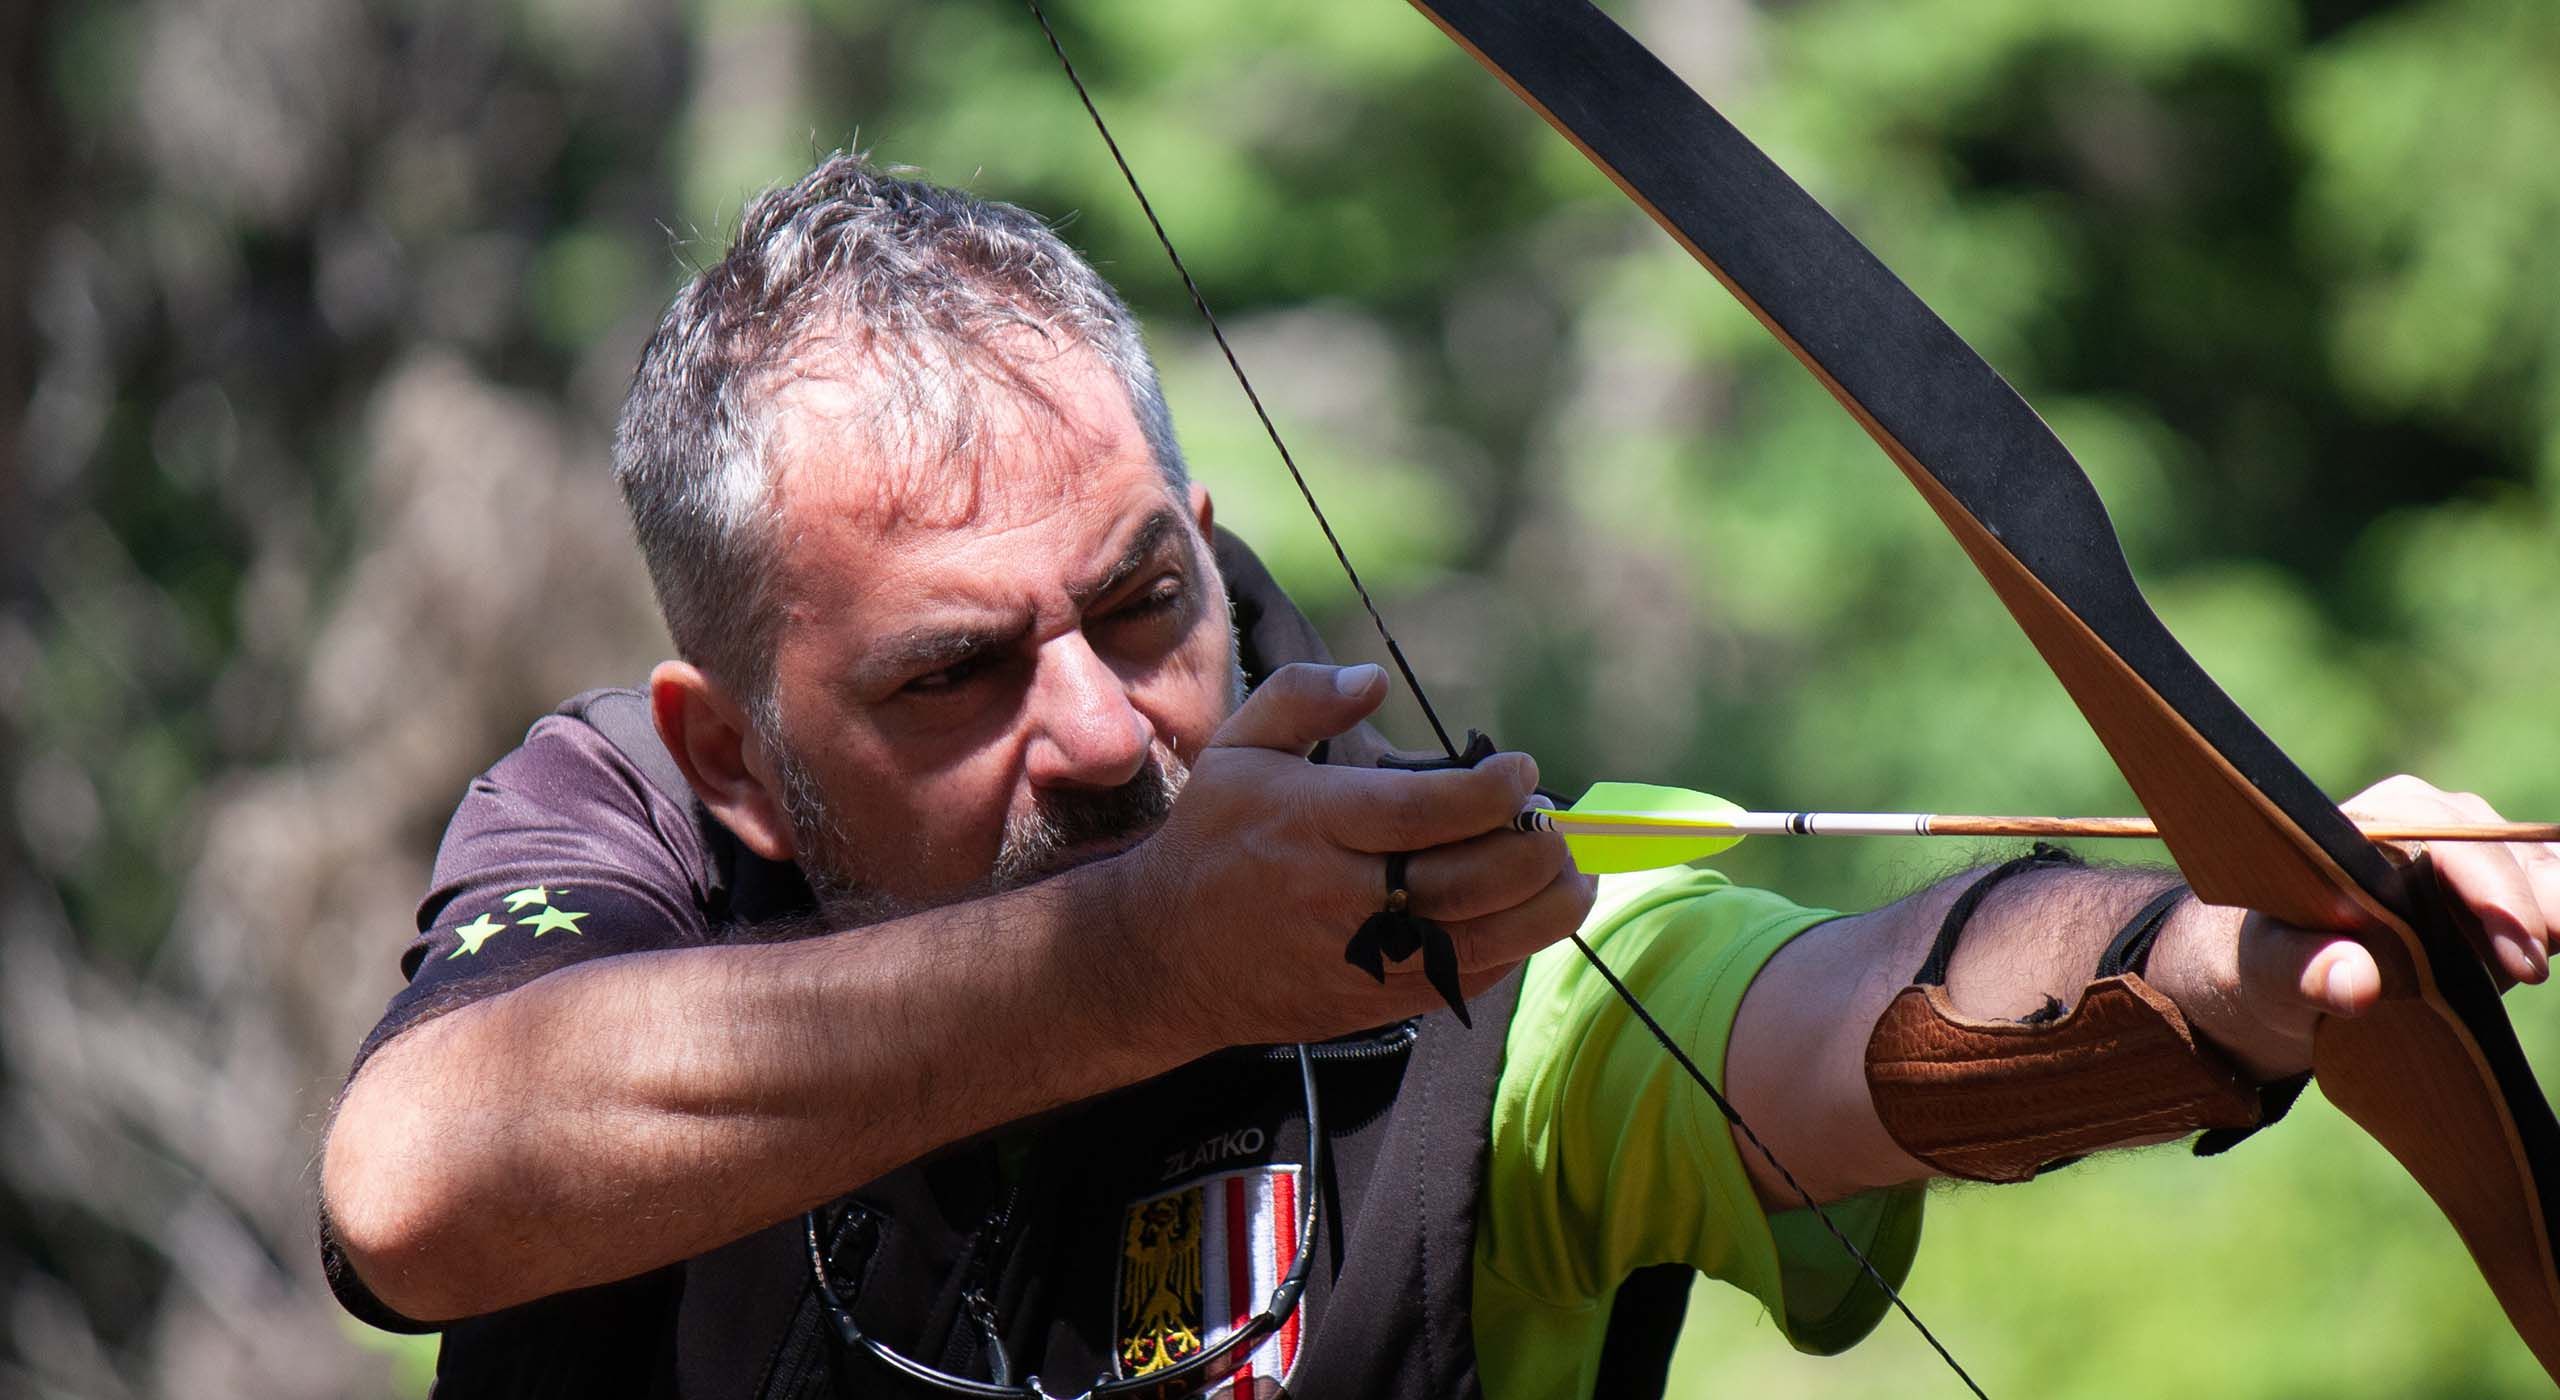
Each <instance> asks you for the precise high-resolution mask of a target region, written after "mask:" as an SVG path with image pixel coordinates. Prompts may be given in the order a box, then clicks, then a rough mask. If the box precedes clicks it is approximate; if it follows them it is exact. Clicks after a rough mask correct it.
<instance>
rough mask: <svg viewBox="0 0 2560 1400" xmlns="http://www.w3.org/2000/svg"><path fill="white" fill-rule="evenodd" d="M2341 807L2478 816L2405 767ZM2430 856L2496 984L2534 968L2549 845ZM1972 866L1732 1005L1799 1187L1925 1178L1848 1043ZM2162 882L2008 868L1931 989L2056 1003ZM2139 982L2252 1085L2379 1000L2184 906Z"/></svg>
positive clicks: (2347, 967) (1809, 947)
mask: <svg viewBox="0 0 2560 1400" xmlns="http://www.w3.org/2000/svg"><path fill="white" fill-rule="evenodd" d="M2349 808H2350V810H2351V811H2355V812H2357V814H2358V815H2362V816H2368V817H2375V818H2386V817H2405V818H2409V819H2412V820H2469V821H2478V820H2488V819H2490V818H2493V817H2494V816H2495V814H2494V813H2493V812H2490V811H2489V808H2488V807H2487V805H2486V804H2485V803H2481V802H2480V800H2479V799H2478V798H2476V797H2468V796H2457V795H2449V794H2445V793H2441V792H2438V791H2437V790H2435V789H2434V788H2432V787H2428V786H2427V785H2426V784H2424V783H2420V782H2418V781H2417V780H2415V779H2410V778H2395V779H2392V780H2390V781H2389V782H2386V783H2383V784H2380V785H2378V786H2376V787H2374V788H2372V789H2370V790H2368V791H2367V792H2366V793H2364V794H2362V795H2360V796H2359V797H2358V798H2356V799H2355V800H2354V801H2353V802H2351V803H2350V804H2349ZM2484 814H2486V815H2485V816H2484ZM2435 854H2436V860H2437V863H2438V866H2439V868H2440V869H2441V870H2442V872H2443V873H2444V875H2445V877H2446V878H2447V880H2448V882H2449V883H2450V884H2451V886H2452V887H2453V888H2454V889H2455V890H2457V891H2458V892H2460V893H2461V895H2462V897H2463V898H2464V899H2465V900H2466V901H2467V902H2469V903H2470V905H2471V906H2472V909H2473V911H2474V913H2475V914H2477V915H2478V916H2479V918H2480V920H2481V922H2482V924H2483V925H2484V930H2485V932H2486V934H2487V935H2488V937H2489V939H2490V942H2489V943H2488V944H2487V946H2484V947H2483V948H2482V949H2481V950H2480V951H2481V953H2482V955H2483V956H2484V957H2485V958H2487V959H2489V961H2490V966H2491V967H2492V968H2493V969H2495V970H2497V971H2498V972H2500V973H2501V974H2502V975H2503V977H2505V978H2507V979H2510V980H2514V981H2526V982H2540V981H2542V980H2544V979H2545V978H2546V977H2547V976H2548V975H2549V971H2548V969H2549V954H2548V949H2549V945H2550V942H2551V940H2552V937H2553V931H2554V930H2555V929H2560V857H2555V854H2554V852H2553V851H2552V850H2551V849H2550V848H2548V847H2540V846H2515V847H2501V846H2484V845H2469V846H2464V845H2444V846H2439V847H2437V848H2436V851H2435ZM1977 873H1978V872H1977ZM1973 878H1974V875H1973V874H1967V875H1963V876H1958V877H1956V878H1954V879H1951V880H1948V881H1945V882H1943V883H1941V884H1939V885H1937V886H1935V887H1933V888H1931V889H1929V890H1926V891H1923V892H1922V893H1920V894H1917V895H1914V896H1912V897H1911V898H1909V899H1906V900H1903V901H1901V902H1900V903H1897V904H1893V905H1888V906H1886V907H1885V908H1882V909H1878V910H1875V911H1873V912H1871V913H1867V914H1861V915H1858V916H1856V917H1853V918H1846V919H1840V920H1836V921H1834V922H1832V923H1829V924H1825V925H1822V926H1820V927H1818V928H1815V929H1813V930H1810V931H1808V932H1807V933H1806V934H1804V935H1803V936H1802V937H1800V938H1798V939H1796V940H1795V941H1794V942H1793V943H1791V944H1789V945H1788V946H1787V947H1786V948H1785V949H1784V950H1782V951H1781V952H1780V953H1779V954H1778V956H1776V957H1775V958H1773V959H1771V960H1770V962H1769V965H1768V967H1767V968H1766V969H1764V970H1763V971H1762V973H1761V974H1760V976H1759V978H1758V979H1757V980H1756V981H1755V982H1754V983H1753V984H1752V988H1751V991H1750V993H1749V994H1748V995H1747V996H1746V997H1745V998H1744V1001H1743V1004H1742V1009H1741V1012H1740V1014H1739V1016H1738V1017H1737V1019H1736V1021H1735V1025H1734V1031H1733V1035H1732V1038H1731V1045H1732V1049H1731V1051H1730V1053H1729V1055H1728V1056H1727V1061H1726V1069H1727V1073H1728V1075H1729V1076H1730V1083H1731V1088H1732V1095H1733V1098H1734V1102H1735V1105H1736V1107H1737V1108H1739V1109H1740V1111H1741V1113H1742V1115H1743V1117H1744V1119H1745V1120H1746V1121H1748V1122H1750V1123H1751V1124H1752V1126H1753V1127H1754V1128H1755V1129H1757V1130H1758V1132H1759V1133H1760V1135H1761V1136H1762V1137H1763V1138H1765V1139H1767V1140H1768V1142H1769V1145H1770V1147H1771V1148H1772V1149H1773V1150H1774V1151H1775V1152H1776V1153H1777V1155H1778V1157H1779V1159H1780V1160H1782V1161H1784V1162H1786V1163H1787V1165H1788V1166H1789V1167H1790V1168H1792V1169H1793V1170H1794V1171H1795V1173H1796V1175H1797V1177H1798V1178H1799V1179H1800V1180H1802V1181H1803V1182H1804V1184H1805V1185H1806V1187H1807V1188H1808V1189H1809V1190H1810V1191H1811V1192H1812V1193H1813V1195H1814V1196H1815V1198H1816V1199H1820V1200H1836V1199H1838V1198H1840V1197H1843V1196H1848V1195H1852V1194H1855V1193H1856V1192H1859V1191H1864V1190H1870V1189H1873V1188H1876V1187H1880V1186H1890V1185H1896V1184H1899V1183H1902V1182H1909V1181H1917V1180H1921V1179H1923V1178H1925V1177H1927V1176H1929V1175H1930V1174H1931V1173H1930V1171H1929V1169H1928V1168H1927V1167H1925V1166H1923V1165H1922V1164H1921V1163H1920V1162H1918V1161H1916V1160H1914V1159H1913V1158H1912V1157H1910V1156H1909V1155H1908V1154H1907V1153H1905V1152H1903V1151H1902V1150H1901V1149H1900V1148H1899V1147H1896V1146H1895V1145H1894V1143H1893V1140H1892V1138H1891V1137H1890V1136H1888V1135H1887V1134H1886V1132H1885V1130H1884V1127H1883V1125H1882V1123H1881V1122H1879V1121H1878V1119H1877V1116H1876V1111H1875V1104H1874V1101H1873V1099H1872V1098H1871V1097H1870V1096H1869V1093H1868V1090H1867V1083H1866V1071H1865V1051H1866V1042H1867V1037H1868V1034H1869V1032H1870V1031H1872V1030H1873V1028H1874V1026H1875V1024H1876V1020H1877V1018H1878V1017H1879V1016H1881V1015H1882V1014H1883V1013H1884V1009H1885V1005H1886V1003H1887V1002H1889V1001H1890V1000H1892V998H1893V996H1894V995H1895V994H1896V993H1897V992H1899V991H1901V990H1902V988H1903V987H1904V986H1905V985H1907V984H1908V983H1909V981H1910V979H1911V976H1912V974H1913V972H1914V971H1915V970H1916V969H1917V968H1918V967H1919V966H1920V963H1921V961H1922V960H1923V959H1924V958H1925V957H1927V955H1928V951H1929V946H1930V943H1931V941H1932V940H1933V939H1934V938H1935V937H1936V935H1937V930H1938V925H1939V923H1940V921H1941V920H1942V919H1944V918H1945V916H1946V912H1947V910H1948V908H1949V907H1950V906H1951V905H1953V904H1954V903H1955V901H1956V900H1957V899H1958V898H1959V897H1960V896H1961V895H1962V893H1963V891H1964V889H1965V888H1966V887H1967V886H1968V885H1969V884H1970V883H1971V882H1972V880H1973ZM2176 878H2177V877H2176V876H2175V875H2174V874H2173V873H2170V872H2166V871H2139V870H2081V869H2070V868H2062V869H2053V870H2043V871H2030V872H2027V873H2025V874H2022V875H2020V876H2018V877H2017V878H2015V879H2014V880H2012V881H2010V882H2009V883H2007V884H2005V885H2003V886H2002V887H2001V888H2000V889H1999V890H1998V891H1997V892H1995V893H1993V894H1992V895H1991V896H1990V897H1989V898H1988V899H1987V900H1986V901H1985V902H1984V903H1983V904H1982V906H1981V907H1980V908H1979V909H1978V910H1976V911H1975V913H1974V916H1973V918H1972V919H1971V920H1970V921H1969V922H1968V924H1967V926H1966V929H1965V932H1964V935H1963V938H1962V940H1961V941H1960V942H1959V943H1958V944H1957V947H1956V956H1955V960H1954V962H1953V964H1952V965H1951V966H1950V968H1949V969H1948V976H1947V992H1948V995H1949V996H1950V997H1951V998H1952V999H1953V1001H1954V1002H1955V1005H1956V1007H1957V1009H1958V1010H1960V1011H1962V1012H1964V1013H1965V1014H1967V1015H1970V1016H1976V1017H2007V1018H2016V1017H2020V1016H2023V1015H2025V1014H2026V1013H2028V1012H2030V1011H2032V1010H2034V1009H2036V1008H2037V1007H2039V1006H2042V1005H2043V1004H2044V1002H2045V1000H2046V998H2048V997H2050V998H2053V999H2056V1000H2058V1001H2060V1002H2061V1003H2062V1004H2064V1005H2066V1006H2068V1005H2070V1004H2072V1003H2073V1002H2075V1001H2076V1000H2077V999H2078V997H2079V995H2080V992H2081V991H2082V989H2083V988H2085V987H2086V986H2087V985H2088V983H2089V981H2090V980H2091V977H2092V974H2093V972H2094V970H2095V968H2096V965H2097V961H2098V958H2099V955H2100V954H2101V952H2103V951H2104V949H2105V947H2106V944H2107V941H2108V940H2109V939H2110V938H2112V937H2113V936H2114V934H2115V932H2116V931H2117V930H2118V929H2119V928H2121V927H2122V926H2123V925H2124V924H2125V922H2126V921H2127V920H2128V919H2130V918H2132V917H2133V916H2134V914H2135V913H2136V912H2137V911H2138V910H2139V909H2140V908H2141V906H2142V905H2143V903H2144V902H2145V901H2147V900H2148V899H2150V897H2151V896H2152V895H2154V894H2156V893H2158V892H2159V891H2160V890H2162V889H2163V888H2165V887H2167V886H2168V885H2169V884H2170V883H2172V882H2173V881H2174V880H2175V879H2176ZM2145 976H2146V979H2147V980H2148V981H2150V983H2151V984H2152V985H2153V986H2154V987H2157V988H2158V989H2159V990H2160V991H2162V992H2163V993H2165V994H2167V995H2168V997H2169V998H2170V1000H2172V1001H2173V1002H2175V1003H2176V1004H2177V1005H2178V1007H2179V1009H2180V1010H2181V1011H2183V1012H2184V1013H2185V1014H2186V1016H2187V1018H2188V1020H2189V1021H2190V1022H2191V1023H2192V1024H2193V1025H2194V1026H2195V1027H2196V1029H2197V1030H2198V1031H2200V1032H2201V1033H2202V1034H2203V1035H2204V1036H2205V1038H2206V1039H2207V1040H2209V1041H2211V1042H2213V1043H2214V1044H2215V1045H2217V1046H2218V1047H2219V1048H2221V1049H2222V1050H2223V1051H2225V1052H2226V1053H2228V1054H2229V1055H2231V1056H2232V1058H2233V1059H2234V1060H2235V1061H2236V1062H2237V1063H2238V1064H2239V1065H2240V1066H2241V1068H2242V1069H2243V1070H2244V1071H2246V1072H2248V1073H2250V1074H2253V1075H2255V1076H2256V1077H2258V1078H2260V1079H2272V1078H2277V1077H2281V1076H2283V1075H2287V1074H2292V1073H2297V1072H2299V1071H2301V1070H2304V1069H2307V1068H2308V1067H2309V1066H2310V1063H2311V1031H2312V1027H2313V1025H2314V1023H2315V1022H2316V1021H2317V1020H2318V1019H2319V1018H2320V1017H2322V1016H2353V1015H2357V1014H2360V1013H2361V1012H2363V1011H2365V1010H2366V1009H2368V1008H2370V1007H2371V1006H2372V1005H2373V1004H2374V1002H2375V1001H2376V1000H2377V999H2378V998H2379V996H2380V994H2381V974H2380V972H2379V970H2378V969H2377V968H2376V967H2375V965H2374V963H2373V960H2372V955H2371V954H2370V953H2369V952H2367V951H2366V950H2365V949H2364V948H2363V947H2362V946H2361V945H2359V944H2357V943H2355V942H2353V941H2351V940H2347V939H2343V938H2340V937H2337V936H2335V935H2329V934H2314V933H2308V932H2304V931H2301V930H2298V929H2289V928H2283V927H2280V926H2276V925H2273V924H2271V923H2269V922H2267V921H2265V920H2263V919H2260V918H2258V917H2257V916H2255V915H2251V914H2248V913H2247V912H2246V911H2243V910H2238V909H2229V908H2221V907H2216V906H2212V905H2205V904H2199V903H2197V902H2195V901H2193V900H2189V901H2186V902H2184V903H2182V904H2180V905H2179V906H2178V907H2177V910H2176V912H2175V913H2174V914H2172V916H2171V917H2170V919H2169V921H2168V923H2167V924H2166V925H2165V926H2164V927H2163V929H2162V931H2161V935H2160V939H2159V942H2158V944H2157V945H2156V947H2155V948H2154V950H2153V952H2152V955H2151V960H2150V966H2149V968H2148V970H2147V972H2146V974H2145ZM1741 1151H1742V1153H1743V1157H1744V1160H1745V1163H1746V1165H1747V1166H1748V1167H1749V1169H1750V1171H1751V1173H1752V1181H1753V1185H1754V1186H1755V1187H1756V1188H1757V1189H1758V1191H1759V1194H1760V1197H1761V1199H1762V1201H1763V1202H1765V1203H1766V1204H1768V1205H1769V1206H1771V1207H1772V1208H1773V1209H1782V1208H1788V1207H1792V1206H1794V1205H1796V1204H1797V1199H1796V1196H1795V1194H1794V1192H1792V1191H1791V1190H1789V1189H1787V1187H1786V1186H1785V1184H1784V1183H1783V1181H1782V1180H1780V1179H1779V1177H1778V1176H1777V1174H1776V1173H1775V1172H1774V1171H1772V1170H1771V1169H1770V1167H1769V1164H1768V1162H1767V1160H1766V1159H1765V1158H1763V1157H1761V1156H1760V1154H1759V1153H1757V1152H1754V1151H1753V1150H1751V1148H1750V1146H1749V1144H1748V1143H1744V1144H1742V1146H1741Z"/></svg>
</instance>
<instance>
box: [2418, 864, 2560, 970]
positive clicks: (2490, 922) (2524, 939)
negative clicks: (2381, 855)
mask: <svg viewBox="0 0 2560 1400" xmlns="http://www.w3.org/2000/svg"><path fill="white" fill-rule="evenodd" d="M2427 851H2428V853H2429V854H2430V855H2431V856H2432V857H2433V858H2434V860H2435V867H2436V874H2437V876H2438V878H2440V879H2441V880H2443V881H2444V884H2445V888H2446V889H2447V890H2449V891H2451V892H2452V894H2453V896H2454V897H2455V898H2456V899H2459V900H2460V901H2462V903H2463V904H2464V905H2465V906H2466V907H2468V908H2469V909H2470V910H2471V913H2472V919H2471V920H2468V921H2457V922H2466V923H2468V924H2470V925H2471V926H2472V928H2471V929H2470V930H2467V931H2473V934H2474V937H2475V939H2478V938H2485V939H2486V945H2485V946H2483V947H2481V948H2479V950H2478V951H2479V953H2480V956H2481V957H2482V958H2484V959H2487V960H2488V961H2489V963H2490V965H2491V966H2492V967H2494V968H2496V969H2498V970H2499V971H2501V972H2504V973H2505V974H2506V975H2507V976H2508V977H2509V978H2512V979H2513V980H2515V981H2518V982H2540V981H2542V980H2544V979H2545V978H2547V977H2549V976H2550V975H2551V954H2550V950H2549V948H2548V946H2547V944H2546V939H2547V938H2548V936H2549V932H2550V928H2551V925H2550V921H2549V920H2548V919H2547V918H2546V916H2545V914H2544V911H2543V907H2542V900H2541V897H2540V896H2539V895H2538V894H2537V893H2536V891H2535V889H2534V882H2533V880H2532V879H2531V878H2530V877H2528V876H2527V875H2526V874H2525V868H2524V864H2523V862H2521V861H2519V860H2518V859H2517V858H2516V856H2515V854H2514V852H2513V850H2512V849H2511V848H2509V847H2506V846H2491V845H2485V844H2480V843H2474V842H2456V841H2439V842H2436V843H2434V844H2432V845H2430V846H2428V847H2427Z"/></svg>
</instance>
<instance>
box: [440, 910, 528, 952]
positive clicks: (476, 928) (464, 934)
mask: <svg viewBox="0 0 2560 1400" xmlns="http://www.w3.org/2000/svg"><path fill="white" fill-rule="evenodd" d="M519 922H521V921H519ZM505 928H506V925H505V924H502V923H499V922H498V921H497V920H495V919H493V918H490V917H489V916H488V915H486V914H483V915H481V916H480V917H479V918H476V919H473V920H472V921H471V922H469V923H467V924H464V925H463V926H462V927H460V928H458V929H455V930H454V932H455V933H456V934H458V935H460V937H461V939H462V946H461V947H459V948H456V949H454V950H453V951H452V952H450V953H447V954H445V956H446V957H447V958H448V959H451V958H458V957H461V956H462V955H463V954H465V953H477V952H479V951H480V945H481V944H483V943H486V942H488V941H489V940H490V939H491V938H492V937H494V936H496V935H497V934H498V933H499V932H501V931H502V930H504V929H505Z"/></svg>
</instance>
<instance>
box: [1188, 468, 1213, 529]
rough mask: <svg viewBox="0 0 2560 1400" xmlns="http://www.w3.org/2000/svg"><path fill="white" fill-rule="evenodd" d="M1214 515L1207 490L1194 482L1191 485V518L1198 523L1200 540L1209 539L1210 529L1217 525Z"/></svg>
mask: <svg viewBox="0 0 2560 1400" xmlns="http://www.w3.org/2000/svg"><path fill="white" fill-rule="evenodd" d="M1216 515H1217V512H1216V511H1214V510H1212V509H1211V508H1210V506H1209V488H1208V487H1206V486H1203V485H1201V484H1200V483H1199V482H1196V481H1195V482H1193V483H1191V518H1192V519H1193V520H1196V521H1198V522H1199V523H1200V538H1202V539H1204V540H1205V539H1208V538H1210V537H1211V530H1212V527H1213V526H1214V525H1215V524H1216V523H1217V521H1216Z"/></svg>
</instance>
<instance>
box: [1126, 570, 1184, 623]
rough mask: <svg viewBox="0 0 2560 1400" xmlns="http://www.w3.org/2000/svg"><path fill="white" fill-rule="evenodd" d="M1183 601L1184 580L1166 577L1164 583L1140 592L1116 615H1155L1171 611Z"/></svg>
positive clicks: (1135, 616) (1134, 616)
mask: <svg viewBox="0 0 2560 1400" xmlns="http://www.w3.org/2000/svg"><path fill="white" fill-rule="evenodd" d="M1181 603H1182V581H1181V580H1179V579H1166V580H1165V581H1164V582H1163V583H1160V584H1158V585H1156V586H1155V587H1154V588H1151V589H1149V590H1147V591H1146V592H1145V593H1142V594H1140V595H1139V596H1138V597H1137V598H1136V599H1135V600H1133V601H1132V602H1131V603H1130V604H1129V605H1128V606H1127V607H1124V608H1122V609H1121V610H1120V611H1119V612H1118V613H1117V614H1115V616H1118V617H1130V618H1138V617H1153V616H1155V615H1156V614H1158V613H1166V612H1171V611H1173V610H1174V609H1175V608H1176V607H1178V606H1180V605H1181Z"/></svg>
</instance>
